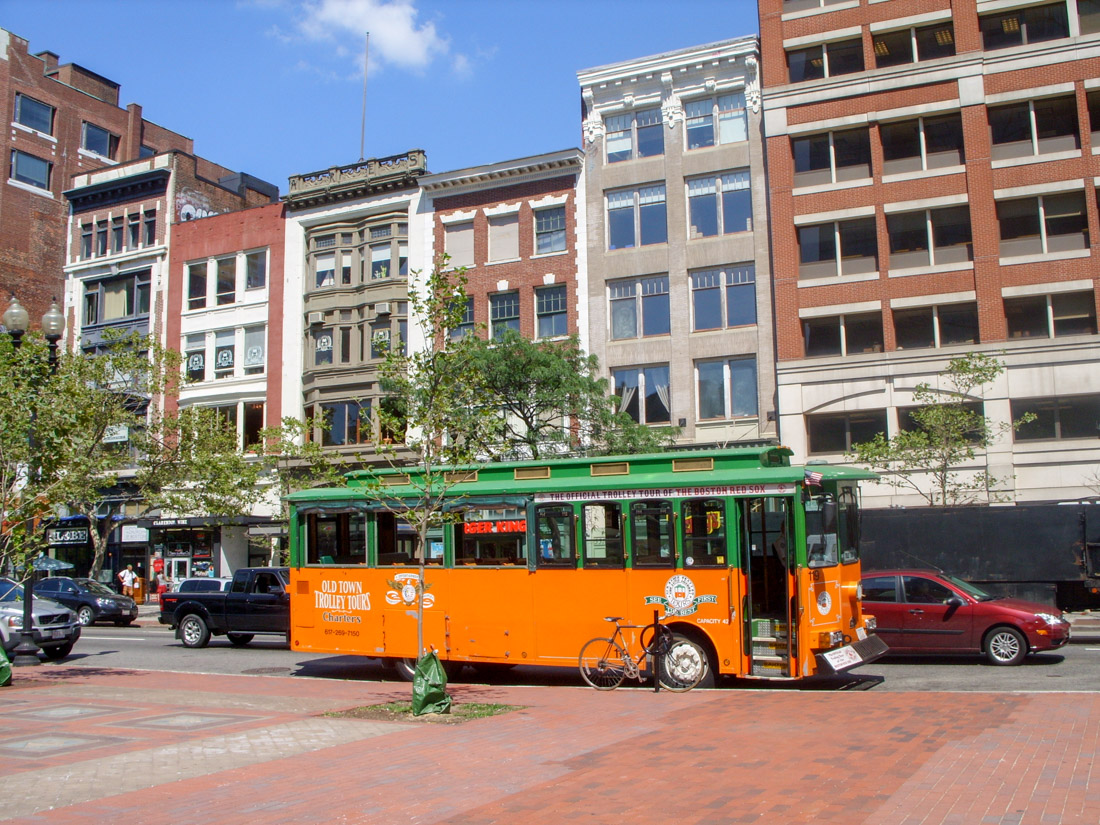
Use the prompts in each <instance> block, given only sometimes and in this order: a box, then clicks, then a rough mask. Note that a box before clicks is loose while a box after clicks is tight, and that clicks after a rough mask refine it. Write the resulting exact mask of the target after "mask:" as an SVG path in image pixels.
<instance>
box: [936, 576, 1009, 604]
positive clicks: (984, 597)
mask: <svg viewBox="0 0 1100 825" xmlns="http://www.w3.org/2000/svg"><path fill="white" fill-rule="evenodd" d="M944 578H945V579H946V580H947V581H949V582H951V584H953V585H955V587H957V588H959V590H961V591H963V592H964V593H965V594H966V595H968V596H970V597H971V598H974V599H977V600H978V601H980V602H991V601H993V600H994V599H996V598H997V597H996V596H994V595H991V594H989V593H986V592H985V591H984V590H982V589H981V588H980V587H978V586H977V585H974V584H971V583H970V582H964V581H963V580H962V579H960V578H957V577H955V576H944Z"/></svg>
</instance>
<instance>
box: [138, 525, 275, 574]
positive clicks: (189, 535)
mask: <svg viewBox="0 0 1100 825" xmlns="http://www.w3.org/2000/svg"><path fill="white" fill-rule="evenodd" d="M138 524H139V525H141V526H142V527H146V528H147V529H148V532H149V545H148V547H149V560H150V564H152V565H154V567H153V568H150V569H156V567H158V566H159V567H162V568H163V570H164V572H165V575H166V576H167V577H169V578H170V579H172V580H173V581H179V580H181V579H187V578H195V577H200V576H211V577H219V576H232V575H233V571H235V570H237V569H238V568H241V567H255V566H261V565H264V564H266V563H267V560H268V558H269V556H270V553H269V551H268V550H267V547H266V545H264V543H263V542H262V540H261V541H257V538H256V536H255V535H254V534H253V533H252V531H254V530H256V529H257V528H260V529H261V530H263V529H264V528H268V529H270V528H271V527H279V525H277V523H273V522H272V520H271V519H268V518H262V517H258V516H236V517H220V518H173V519H141V520H139V521H138ZM279 529H281V528H279ZM158 562H160V564H158Z"/></svg>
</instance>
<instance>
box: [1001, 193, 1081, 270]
mask: <svg viewBox="0 0 1100 825" xmlns="http://www.w3.org/2000/svg"><path fill="white" fill-rule="evenodd" d="M997 223H998V225H999V227H1000V232H1001V246H1000V254H1001V257H1002V258H1015V257H1019V256H1021V255H1043V254H1047V253H1051V252H1072V251H1077V250H1084V249H1088V247H1089V226H1088V215H1087V214H1086V212H1085V193H1084V192H1063V193H1058V194H1053V195H1041V196H1039V197H1035V198H1020V199H1018V200H1010V201H997Z"/></svg>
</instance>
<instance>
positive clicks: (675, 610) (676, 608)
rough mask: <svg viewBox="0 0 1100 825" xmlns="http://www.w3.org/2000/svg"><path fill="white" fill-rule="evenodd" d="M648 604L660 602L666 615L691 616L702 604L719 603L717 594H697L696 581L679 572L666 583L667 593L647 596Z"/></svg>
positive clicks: (646, 601)
mask: <svg viewBox="0 0 1100 825" xmlns="http://www.w3.org/2000/svg"><path fill="white" fill-rule="evenodd" d="M645 603H646V604H659V605H662V606H663V607H664V609H665V615H666V616H690V615H691V614H692V613H694V612H695V611H696V610H698V609H699V605H701V604H718V597H717V596H696V595H695V582H693V581H692V580H691V579H689V578H688V577H687V576H685V575H683V574H682V573H679V574H677V575H675V576H673V577H672V578H670V579H669V580H668V581H667V582H666V583H665V595H663V596H646V597H645Z"/></svg>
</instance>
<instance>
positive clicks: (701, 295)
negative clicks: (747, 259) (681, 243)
mask: <svg viewBox="0 0 1100 825" xmlns="http://www.w3.org/2000/svg"><path fill="white" fill-rule="evenodd" d="M691 308H692V329H693V330H694V331H695V332H702V331H704V330H708V329H722V328H723V327H740V326H747V325H749V324H755V323H756V267H755V266H753V265H752V264H742V265H741V266H731V267H726V268H724V269H705V270H702V271H699V272H693V273H691Z"/></svg>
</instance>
